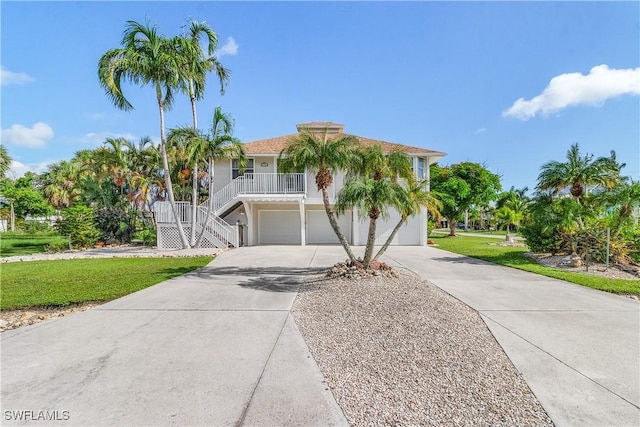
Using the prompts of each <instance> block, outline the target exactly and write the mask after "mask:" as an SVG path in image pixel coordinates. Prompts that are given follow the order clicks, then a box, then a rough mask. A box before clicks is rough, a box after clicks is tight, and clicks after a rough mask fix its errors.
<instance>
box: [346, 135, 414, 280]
mask: <svg viewBox="0 0 640 427" xmlns="http://www.w3.org/2000/svg"><path fill="white" fill-rule="evenodd" d="M357 154H358V155H357V156H355V157H354V158H352V161H351V162H350V165H349V166H350V170H349V173H348V180H347V183H346V184H345V186H344V187H343V189H342V190H341V191H340V193H339V195H338V202H337V203H336V209H337V211H338V212H339V213H342V212H344V211H345V209H346V208H347V207H350V206H355V207H356V208H357V209H358V210H359V211H360V212H361V213H362V214H365V215H366V216H368V217H369V231H368V233H367V244H366V247H365V251H364V258H363V260H362V264H363V266H364V268H369V265H370V263H371V260H372V259H373V249H374V246H375V238H376V227H377V221H378V219H379V218H380V217H383V218H385V217H387V215H388V207H390V206H400V205H403V203H402V200H405V201H406V202H407V203H405V204H408V196H406V197H402V189H401V187H400V183H399V181H398V178H403V179H405V180H412V179H413V178H414V176H413V170H412V167H411V158H410V157H409V156H408V155H407V154H405V153H403V152H401V151H398V150H394V151H391V152H390V153H386V154H385V153H384V152H383V150H382V146H381V145H380V144H376V145H371V146H368V147H364V148H362V149H360V150H359V151H358V153H357Z"/></svg>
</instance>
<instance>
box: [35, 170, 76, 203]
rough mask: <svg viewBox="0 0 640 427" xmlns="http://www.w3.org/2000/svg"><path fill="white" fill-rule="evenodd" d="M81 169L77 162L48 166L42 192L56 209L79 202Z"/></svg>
mask: <svg viewBox="0 0 640 427" xmlns="http://www.w3.org/2000/svg"><path fill="white" fill-rule="evenodd" d="M82 176H83V174H82V173H81V167H80V163H79V162H74V161H66V160H63V161H61V162H58V163H54V164H52V165H50V166H49V170H48V171H47V172H45V174H44V175H43V179H42V181H43V188H42V192H43V195H44V197H45V199H46V200H47V202H49V204H51V205H52V206H53V207H55V208H56V209H61V208H68V207H70V206H71V205H73V204H74V203H75V202H77V201H78V200H80V195H81V190H80V186H79V184H80V181H81V180H80V178H82Z"/></svg>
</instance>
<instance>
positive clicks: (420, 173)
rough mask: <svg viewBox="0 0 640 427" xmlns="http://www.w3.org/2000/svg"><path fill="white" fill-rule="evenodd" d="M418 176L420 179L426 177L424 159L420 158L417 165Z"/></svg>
mask: <svg viewBox="0 0 640 427" xmlns="http://www.w3.org/2000/svg"><path fill="white" fill-rule="evenodd" d="M416 177H417V178H418V179H424V178H426V175H425V170H424V159H421V158H418V163H417V165H416Z"/></svg>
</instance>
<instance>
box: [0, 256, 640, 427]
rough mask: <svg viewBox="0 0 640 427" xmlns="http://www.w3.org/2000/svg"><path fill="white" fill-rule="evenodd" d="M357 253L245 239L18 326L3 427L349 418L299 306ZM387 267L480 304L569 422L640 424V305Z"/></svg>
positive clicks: (465, 268)
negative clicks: (322, 272) (173, 273)
mask: <svg viewBox="0 0 640 427" xmlns="http://www.w3.org/2000/svg"><path fill="white" fill-rule="evenodd" d="M355 249H356V251H357V253H361V252H362V248H355ZM344 258H345V255H344V253H343V252H342V249H341V248H340V247H336V246H307V247H299V246H289V247H286V246H279V247H251V248H240V249H236V250H233V251H230V252H226V253H224V254H223V255H222V256H220V257H219V258H218V259H217V260H215V261H214V262H213V263H211V264H210V265H209V266H207V267H205V268H203V269H201V270H199V271H197V272H194V273H191V274H187V275H185V276H182V277H179V278H175V279H172V280H169V281H166V282H163V283H161V284H159V285H156V286H154V287H151V288H147V289H145V290H143V291H140V292H137V293H135V294H132V295H129V296H127V297H124V298H121V299H119V300H116V301H113V302H111V303H108V304H104V305H102V306H101V307H99V308H96V309H93V310H90V311H87V312H83V313H79V314H75V315H73V316H70V317H67V318H61V319H56V320H52V321H49V322H46V323H42V324H39V325H33V326H30V327H26V328H21V329H18V330H15V331H9V332H5V333H3V334H2V402H1V406H2V408H1V413H2V417H3V421H2V422H3V424H6V425H9V424H24V422H22V421H17V420H15V419H8V417H7V412H6V411H17V412H18V413H19V412H20V411H33V414H32V415H33V416H36V415H38V411H43V410H48V411H58V412H57V413H54V414H53V415H57V416H59V417H60V418H63V417H64V416H65V414H66V416H67V417H68V418H69V419H68V420H61V421H58V422H50V421H47V422H44V423H43V422H31V423H27V424H41V425H43V424H47V425H49V424H56V423H57V424H60V425H344V424H346V420H345V419H344V416H343V414H342V412H341V410H340V408H339V407H338V406H337V405H336V403H335V401H334V399H333V396H332V395H331V393H330V392H329V391H328V390H327V389H326V386H325V384H324V383H323V378H322V375H321V374H320V372H319V370H318V368H317V365H316V364H315V362H314V361H313V358H311V357H310V354H309V352H308V349H307V346H306V345H305V343H304V341H303V339H302V337H301V336H300V333H299V332H298V330H297V328H296V326H295V324H294V323H293V321H292V319H291V316H290V314H289V310H290V308H291V305H292V303H293V300H294V299H295V295H296V292H297V289H298V284H299V283H300V280H301V279H302V277H303V276H304V275H305V274H307V273H308V272H309V271H314V270H315V269H318V268H322V267H327V266H329V265H332V264H333V263H335V262H337V261H340V260H343V259H344ZM385 260H386V261H387V262H389V263H392V264H395V265H397V266H400V267H404V268H408V269H410V270H413V271H414V272H416V273H418V274H420V275H421V276H422V277H423V278H425V279H428V280H429V281H431V282H432V283H434V284H436V285H437V286H439V287H440V288H442V289H444V290H445V291H446V292H448V293H450V294H451V295H453V296H454V297H456V298H458V299H460V300H462V301H463V302H465V303H467V304H468V305H470V306H471V307H473V308H475V309H476V310H478V311H479V312H480V314H481V315H482V317H483V319H484V320H485V322H486V323H487V325H488V326H489V328H490V329H491V331H492V332H493V334H494V336H495V337H496V339H497V340H498V342H499V343H500V344H501V345H502V347H503V348H504V349H505V351H506V353H507V355H508V356H509V357H510V358H511V360H512V361H513V363H514V364H515V366H516V367H517V368H518V369H519V370H520V371H521V372H522V374H523V376H524V378H525V380H526V381H527V383H528V384H529V386H530V387H531V389H532V391H533V392H534V393H535V394H536V396H537V397H538V399H539V400H540V402H541V403H542V405H543V406H544V408H545V409H546V410H547V411H548V413H549V415H550V416H551V418H552V419H553V421H554V422H555V423H556V425H559V426H565V425H570V426H583V425H592V426H603V425H614V426H621V425H640V409H639V407H640V371H639V365H640V305H639V304H638V302H636V301H633V300H630V299H626V298H624V297H619V296H615V295H610V294H607V293H604V292H599V291H594V290H591V289H587V288H584V287H581V286H577V285H572V284H569V283H566V282H562V281H558V280H554V279H548V278H545V277H541V276H538V275H535V274H531V273H526V272H521V271H518V270H513V269H510V268H506V267H500V266H496V265H493V264H490V263H485V262H482V261H478V260H474V259H470V258H466V257H462V256H458V255H455V254H451V253H448V252H445V251H441V250H438V249H434V248H421V247H392V248H390V249H389V251H388V252H387V255H386V256H385ZM64 411H66V412H64ZM9 414H10V415H11V417H12V416H13V414H14V413H13V412H10V413H9ZM49 414H51V412H49ZM11 417H9V418H11ZM14 418H15V417H14Z"/></svg>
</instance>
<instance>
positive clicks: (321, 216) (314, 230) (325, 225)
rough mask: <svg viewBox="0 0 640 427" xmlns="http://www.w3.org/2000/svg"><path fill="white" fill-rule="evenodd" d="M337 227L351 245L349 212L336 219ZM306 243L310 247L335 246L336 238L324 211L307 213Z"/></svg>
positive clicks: (337, 242)
mask: <svg viewBox="0 0 640 427" xmlns="http://www.w3.org/2000/svg"><path fill="white" fill-rule="evenodd" d="M338 226H339V227H340V230H341V231H342V234H344V237H346V238H347V241H348V242H349V244H351V211H347V212H345V213H344V215H341V216H339V217H338ZM307 243H308V244H311V245H314V244H315V245H323V244H325V245H326V244H331V245H337V244H339V243H340V242H339V241H338V236H336V233H334V232H333V228H331V224H329V218H327V214H326V212H325V211H312V210H309V211H307Z"/></svg>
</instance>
